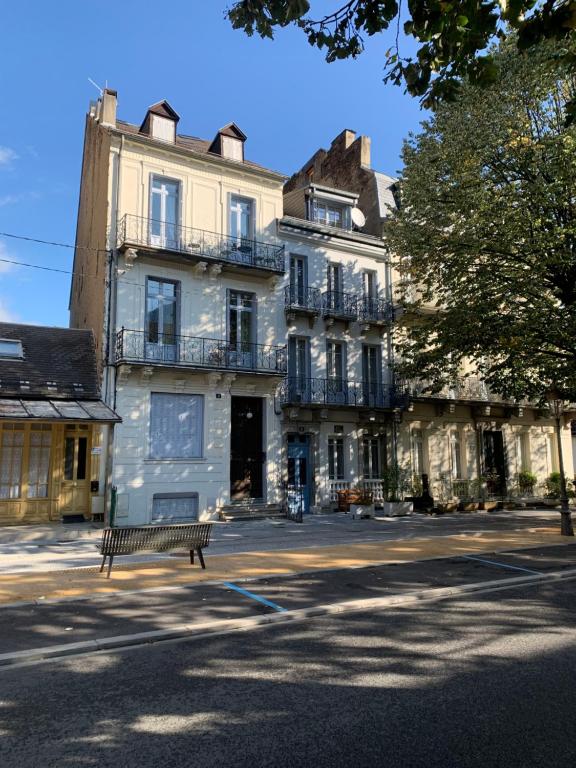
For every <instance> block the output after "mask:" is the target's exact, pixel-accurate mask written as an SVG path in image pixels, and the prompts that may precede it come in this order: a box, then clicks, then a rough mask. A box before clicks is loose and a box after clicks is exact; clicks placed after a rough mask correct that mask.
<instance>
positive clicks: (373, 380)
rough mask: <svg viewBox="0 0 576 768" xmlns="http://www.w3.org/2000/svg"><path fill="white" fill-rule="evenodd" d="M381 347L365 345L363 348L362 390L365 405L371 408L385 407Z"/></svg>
mask: <svg viewBox="0 0 576 768" xmlns="http://www.w3.org/2000/svg"><path fill="white" fill-rule="evenodd" d="M381 359H382V358H381V350H380V347H377V346H372V345H368V344H365V345H364V346H363V347H362V388H363V390H364V404H365V405H366V406H368V407H370V408H375V407H384V406H385V405H386V403H385V402H384V390H383V387H382V365H381Z"/></svg>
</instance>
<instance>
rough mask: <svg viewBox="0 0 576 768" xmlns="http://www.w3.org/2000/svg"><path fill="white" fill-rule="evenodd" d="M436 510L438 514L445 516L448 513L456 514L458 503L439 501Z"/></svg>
mask: <svg viewBox="0 0 576 768" xmlns="http://www.w3.org/2000/svg"><path fill="white" fill-rule="evenodd" d="M436 509H437V510H438V512H440V513H442V514H446V513H448V512H456V510H457V509H458V502H457V501H441V502H439V503H438V505H437V506H436Z"/></svg>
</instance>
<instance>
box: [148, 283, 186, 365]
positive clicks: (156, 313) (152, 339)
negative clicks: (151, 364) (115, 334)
mask: <svg viewBox="0 0 576 768" xmlns="http://www.w3.org/2000/svg"><path fill="white" fill-rule="evenodd" d="M178 289H179V285H178V283H176V282H174V281H173V280H160V279H159V278H155V277H149V278H147V280H146V323H145V326H146V327H145V339H146V350H145V351H146V358H147V359H154V360H156V359H166V360H174V359H175V356H176V336H177V333H178V330H177V323H178V295H179V290H178Z"/></svg>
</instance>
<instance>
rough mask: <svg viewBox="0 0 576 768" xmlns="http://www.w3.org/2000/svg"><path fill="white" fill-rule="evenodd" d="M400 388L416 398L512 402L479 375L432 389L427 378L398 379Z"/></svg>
mask: <svg viewBox="0 0 576 768" xmlns="http://www.w3.org/2000/svg"><path fill="white" fill-rule="evenodd" d="M397 386H398V388H399V389H400V390H401V391H403V392H405V393H406V395H407V396H408V397H410V398H412V399H414V400H418V399H428V398H431V399H435V400H462V401H468V402H494V403H502V402H512V401H509V400H508V399H506V398H504V397H502V395H498V394H496V393H495V392H492V391H491V390H490V388H489V387H488V385H487V384H486V382H485V381H483V380H482V379H481V378H479V377H477V376H469V377H467V378H465V379H462V381H460V382H458V383H456V384H453V385H451V386H445V387H442V389H440V390H438V391H432V389H431V387H432V385H431V383H430V382H429V381H426V380H425V379H397Z"/></svg>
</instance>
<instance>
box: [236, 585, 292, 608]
mask: <svg viewBox="0 0 576 768" xmlns="http://www.w3.org/2000/svg"><path fill="white" fill-rule="evenodd" d="M222 583H223V584H224V586H225V587H228V588H229V589H233V590H234V591H236V592H240V594H241V595H244V596H245V597H251V598H252V600H257V601H258V602H259V603H262V604H263V605H267V606H268V607H269V608H274V610H275V611H281V612H284V611H286V610H287V609H286V608H282V606H281V605H277V604H276V603H273V602H272V600H266V598H265V597H260V595H255V594H254V592H249V591H248V590H247V589H242V587H239V586H238V585H237V584H232V582H231V581H223V582H222Z"/></svg>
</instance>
